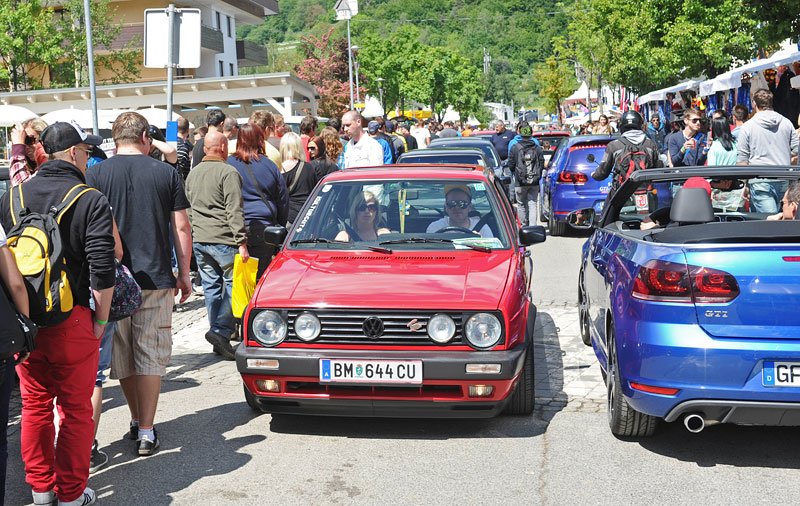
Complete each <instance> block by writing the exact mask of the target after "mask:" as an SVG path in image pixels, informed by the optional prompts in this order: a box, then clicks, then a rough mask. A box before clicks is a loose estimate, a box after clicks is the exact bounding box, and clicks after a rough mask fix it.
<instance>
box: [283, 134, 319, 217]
mask: <svg viewBox="0 0 800 506" xmlns="http://www.w3.org/2000/svg"><path fill="white" fill-rule="evenodd" d="M280 146H281V147H280V152H281V158H282V159H283V163H281V167H280V169H281V174H283V179H284V181H286V188H287V190H288V192H289V224H290V225H289V226H291V224H292V223H294V221H295V219H296V218H297V214H298V213H299V212H300V208H302V207H303V204H305V203H306V199H308V196H309V195H311V191H312V190H313V189H314V187H315V186H317V183H318V182H319V181H320V180H321V179H322V178H323V177H325V174H324V173H322V172H321V171H320V170H319V169H317V168H316V167H314V165H312V164H311V163H309V162H306V161H305V150H304V149H303V144H302V141H301V140H300V136H299V135H297V134H296V133H294V132H287V133H285V134H284V135H283V137H281V145H280Z"/></svg>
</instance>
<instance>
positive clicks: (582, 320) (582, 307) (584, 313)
mask: <svg viewBox="0 0 800 506" xmlns="http://www.w3.org/2000/svg"><path fill="white" fill-rule="evenodd" d="M589 324H590V322H589V309H588V304H587V302H586V294H585V293H584V289H583V271H581V273H580V275H579V276H578V325H580V329H581V341H583V344H585V345H586V346H591V345H592V336H591V333H590V332H589Z"/></svg>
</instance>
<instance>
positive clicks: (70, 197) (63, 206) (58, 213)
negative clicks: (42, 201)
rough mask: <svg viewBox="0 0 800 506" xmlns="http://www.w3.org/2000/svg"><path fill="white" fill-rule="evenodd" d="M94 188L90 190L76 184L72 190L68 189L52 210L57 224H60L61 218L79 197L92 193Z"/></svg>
mask: <svg viewBox="0 0 800 506" xmlns="http://www.w3.org/2000/svg"><path fill="white" fill-rule="evenodd" d="M93 190H94V188H91V187H89V186H87V185H85V184H76V185H75V186H73V187H72V188H70V189H69V191H68V192H67V194H66V195H64V199H63V200H62V201H61V203H60V204H59V205H57V206H56V207H54V208H53V209H52V213H53V216H55V218H56V222H57V223H59V224H60V223H61V218H62V217H63V216H64V214H66V212H67V211H69V210H70V208H71V207H72V206H73V205H75V203H76V202H77V201H78V199H79V198H81V196H83V194H84V193H89V192H90V191H93Z"/></svg>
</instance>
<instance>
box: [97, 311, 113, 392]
mask: <svg viewBox="0 0 800 506" xmlns="http://www.w3.org/2000/svg"><path fill="white" fill-rule="evenodd" d="M116 328H117V322H108V325H106V329H105V330H104V331H103V337H102V338H100V360H99V362H98V363H97V379H96V380H95V382H94V386H96V387H101V386H103V383H105V381H106V379H107V378H108V376H106V369H108V368H109V367H111V345H112V343H113V342H114V329H116Z"/></svg>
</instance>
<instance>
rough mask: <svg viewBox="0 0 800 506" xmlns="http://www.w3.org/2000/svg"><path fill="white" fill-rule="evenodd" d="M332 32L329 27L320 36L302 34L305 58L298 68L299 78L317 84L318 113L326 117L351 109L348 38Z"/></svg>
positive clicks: (296, 69) (339, 114)
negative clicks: (333, 37) (334, 37)
mask: <svg viewBox="0 0 800 506" xmlns="http://www.w3.org/2000/svg"><path fill="white" fill-rule="evenodd" d="M332 35H333V30H329V31H328V33H326V34H324V35H322V36H321V37H316V36H313V35H309V36H306V37H302V38H301V39H300V41H301V48H302V52H303V54H304V55H305V60H303V62H302V63H301V64H300V65H298V66H297V67H295V73H296V74H297V76H298V77H300V78H301V79H305V80H306V81H308V82H309V83H311V84H313V85H314V86H316V88H317V91H318V92H319V97H320V98H319V103H318V110H319V114H320V115H322V116H327V117H334V116H341V115H342V114H343V113H344V112H345V111H347V110H348V109H349V108H350V81H349V72H348V61H347V40H346V39H341V38H340V39H332Z"/></svg>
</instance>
